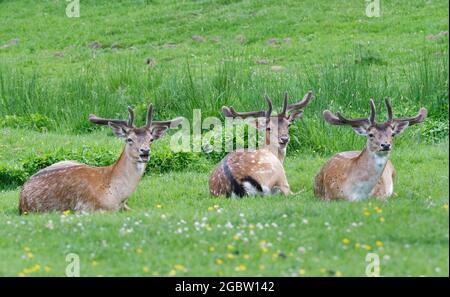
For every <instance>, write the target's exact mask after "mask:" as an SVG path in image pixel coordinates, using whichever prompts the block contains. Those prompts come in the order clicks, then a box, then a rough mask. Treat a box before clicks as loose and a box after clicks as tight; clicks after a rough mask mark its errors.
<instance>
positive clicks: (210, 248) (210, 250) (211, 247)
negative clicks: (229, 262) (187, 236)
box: [208, 246, 216, 253]
mask: <svg viewBox="0 0 450 297" xmlns="http://www.w3.org/2000/svg"><path fill="white" fill-rule="evenodd" d="M215 250H216V248H215V247H213V246H210V247H209V249H208V251H209V252H210V253H212V252H214V251H215Z"/></svg>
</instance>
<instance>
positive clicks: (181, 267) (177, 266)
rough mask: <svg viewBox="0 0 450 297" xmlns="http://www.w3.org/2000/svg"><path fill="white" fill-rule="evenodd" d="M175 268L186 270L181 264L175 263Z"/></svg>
mask: <svg viewBox="0 0 450 297" xmlns="http://www.w3.org/2000/svg"><path fill="white" fill-rule="evenodd" d="M174 268H175V269H176V270H184V266H183V265H181V264H175V266H174Z"/></svg>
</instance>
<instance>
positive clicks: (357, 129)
mask: <svg viewBox="0 0 450 297" xmlns="http://www.w3.org/2000/svg"><path fill="white" fill-rule="evenodd" d="M352 129H353V131H355V132H356V134H358V135H361V136H367V128H366V127H365V126H355V127H352Z"/></svg>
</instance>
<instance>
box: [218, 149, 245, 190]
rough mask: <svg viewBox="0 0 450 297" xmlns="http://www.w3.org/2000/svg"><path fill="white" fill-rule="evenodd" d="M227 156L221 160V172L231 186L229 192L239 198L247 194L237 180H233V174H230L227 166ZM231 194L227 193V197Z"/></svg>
mask: <svg viewBox="0 0 450 297" xmlns="http://www.w3.org/2000/svg"><path fill="white" fill-rule="evenodd" d="M227 160H228V156H226V157H225V159H224V160H223V172H224V173H225V176H226V177H227V179H228V181H229V182H230V185H231V192H232V193H234V194H236V195H237V196H239V197H243V196H245V195H246V194H247V193H246V191H245V189H244V187H243V186H242V185H241V184H239V183H238V182H237V180H236V179H235V178H234V176H233V174H232V173H231V170H230V167H229V166H228V161H227ZM230 194H231V193H227V196H230Z"/></svg>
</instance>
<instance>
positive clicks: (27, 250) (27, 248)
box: [23, 246, 31, 252]
mask: <svg viewBox="0 0 450 297" xmlns="http://www.w3.org/2000/svg"><path fill="white" fill-rule="evenodd" d="M23 250H24V251H25V252H30V251H31V249H30V248H29V247H28V246H25V247H24V248H23Z"/></svg>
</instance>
